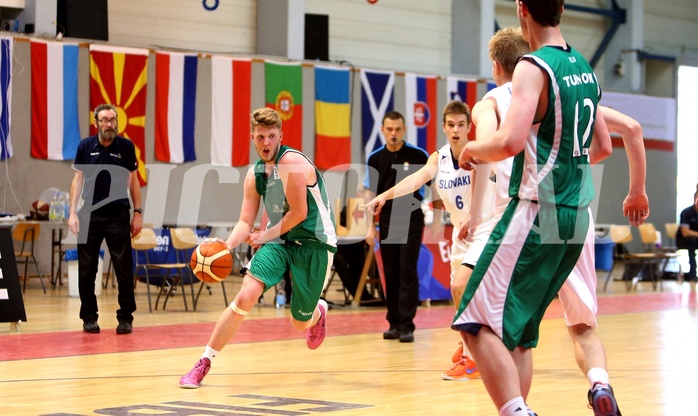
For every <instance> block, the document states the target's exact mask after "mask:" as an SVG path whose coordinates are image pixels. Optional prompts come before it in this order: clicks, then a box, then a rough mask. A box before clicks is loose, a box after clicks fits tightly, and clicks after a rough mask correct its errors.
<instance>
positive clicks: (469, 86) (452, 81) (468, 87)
mask: <svg viewBox="0 0 698 416" xmlns="http://www.w3.org/2000/svg"><path fill="white" fill-rule="evenodd" d="M446 88H447V97H448V99H449V101H450V100H460V101H462V102H464V103H466V104H468V107H470V109H471V110H472V109H473V106H475V103H477V100H478V96H477V81H475V80H469V79H462V78H457V77H448V78H446ZM468 140H475V129H470V134H468Z"/></svg>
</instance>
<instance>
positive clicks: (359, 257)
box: [333, 241, 366, 296]
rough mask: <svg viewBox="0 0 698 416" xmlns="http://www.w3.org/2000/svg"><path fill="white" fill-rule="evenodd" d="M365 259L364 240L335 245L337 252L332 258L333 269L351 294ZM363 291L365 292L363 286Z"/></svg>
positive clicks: (357, 284)
mask: <svg viewBox="0 0 698 416" xmlns="http://www.w3.org/2000/svg"><path fill="white" fill-rule="evenodd" d="M365 260H366V243H365V242H364V241H361V242H359V243H355V244H339V245H337V252H336V253H334V259H333V262H334V269H335V270H336V271H337V274H339V278H340V279H341V280H342V284H343V285H344V287H345V288H346V289H347V290H348V291H349V293H351V295H352V296H354V295H355V294H356V288H357V287H358V286H359V279H361V272H362V270H363V267H364V261H365ZM364 292H366V289H365V288H364ZM359 296H361V294H359Z"/></svg>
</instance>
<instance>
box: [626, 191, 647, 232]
mask: <svg viewBox="0 0 698 416" xmlns="http://www.w3.org/2000/svg"><path fill="white" fill-rule="evenodd" d="M623 216H624V217H628V221H630V225H633V226H638V225H641V224H643V223H644V222H645V220H646V219H647V217H649V216H650V203H649V201H648V200H647V194H646V193H645V192H643V193H641V194H638V195H633V194H628V196H626V197H625V200H624V201H623Z"/></svg>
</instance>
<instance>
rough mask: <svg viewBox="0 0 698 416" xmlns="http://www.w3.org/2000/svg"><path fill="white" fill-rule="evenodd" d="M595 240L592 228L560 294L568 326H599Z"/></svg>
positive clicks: (591, 227)
mask: <svg viewBox="0 0 698 416" xmlns="http://www.w3.org/2000/svg"><path fill="white" fill-rule="evenodd" d="M594 240H595V233H594V227H593V226H590V227H589V232H587V236H586V239H585V240H584V248H583V249H582V253H581V254H580V256H579V260H578V261H577V264H576V265H575V266H574V269H573V270H572V272H571V273H570V275H569V277H568V278H567V280H565V284H564V285H562V288H560V291H559V292H558V295H559V297H560V303H561V304H562V309H563V310H564V312H565V324H566V325H567V326H573V325H577V324H585V325H588V326H590V327H592V328H595V327H597V326H598V324H597V322H596V312H597V310H598V302H597V299H596V283H597V280H596V266H595V261H594Z"/></svg>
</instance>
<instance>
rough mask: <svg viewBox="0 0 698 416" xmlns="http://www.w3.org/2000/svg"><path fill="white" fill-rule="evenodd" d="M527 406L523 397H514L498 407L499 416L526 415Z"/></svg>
mask: <svg viewBox="0 0 698 416" xmlns="http://www.w3.org/2000/svg"><path fill="white" fill-rule="evenodd" d="M527 415H528V406H526V402H524V399H523V397H521V396H519V397H514V398H513V399H511V400H509V401H508V402H506V403H505V404H504V406H502V408H501V409H499V416H527Z"/></svg>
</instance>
